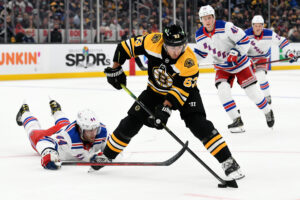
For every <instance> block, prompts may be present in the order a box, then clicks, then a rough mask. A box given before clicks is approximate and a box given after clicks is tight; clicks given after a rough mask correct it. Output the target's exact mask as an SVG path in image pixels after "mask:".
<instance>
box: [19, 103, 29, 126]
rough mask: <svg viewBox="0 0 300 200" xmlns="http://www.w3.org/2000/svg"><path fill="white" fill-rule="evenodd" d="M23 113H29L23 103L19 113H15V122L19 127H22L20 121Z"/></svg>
mask: <svg viewBox="0 0 300 200" xmlns="http://www.w3.org/2000/svg"><path fill="white" fill-rule="evenodd" d="M25 112H29V107H28V105H27V104H26V103H24V104H23V105H22V106H21V108H20V110H19V112H18V113H17V117H16V121H17V124H18V125H19V126H22V125H23V122H22V120H21V119H22V115H23V114H24V113H25Z"/></svg>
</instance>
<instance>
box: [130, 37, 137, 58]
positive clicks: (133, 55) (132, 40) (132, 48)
mask: <svg viewBox="0 0 300 200" xmlns="http://www.w3.org/2000/svg"><path fill="white" fill-rule="evenodd" d="M130 45H131V52H132V57H136V55H135V52H134V51H135V49H134V38H131V39H130Z"/></svg>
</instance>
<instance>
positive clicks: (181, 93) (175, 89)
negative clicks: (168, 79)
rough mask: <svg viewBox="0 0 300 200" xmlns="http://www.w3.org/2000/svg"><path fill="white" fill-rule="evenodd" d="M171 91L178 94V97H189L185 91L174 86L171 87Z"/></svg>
mask: <svg viewBox="0 0 300 200" xmlns="http://www.w3.org/2000/svg"><path fill="white" fill-rule="evenodd" d="M171 90H174V91H175V92H179V94H180V96H184V97H185V98H188V97H189V95H190V94H189V93H187V92H186V91H184V90H183V89H181V88H179V87H176V86H174V85H172V88H171Z"/></svg>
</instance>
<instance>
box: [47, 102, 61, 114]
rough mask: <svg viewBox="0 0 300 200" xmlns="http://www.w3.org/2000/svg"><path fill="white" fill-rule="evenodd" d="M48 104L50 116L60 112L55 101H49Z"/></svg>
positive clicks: (58, 105) (59, 107)
mask: <svg viewBox="0 0 300 200" xmlns="http://www.w3.org/2000/svg"><path fill="white" fill-rule="evenodd" d="M49 104H50V109H51V113H52V115H54V113H56V112H57V111H61V106H60V104H59V103H57V101H55V100H51V101H50V102H49Z"/></svg>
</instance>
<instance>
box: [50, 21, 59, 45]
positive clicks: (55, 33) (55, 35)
mask: <svg viewBox="0 0 300 200" xmlns="http://www.w3.org/2000/svg"><path fill="white" fill-rule="evenodd" d="M58 29H59V24H58V23H54V28H53V30H52V31H51V33H50V42H51V43H62V34H61V32H60V31H59V30H58ZM46 41H48V38H47V40H46Z"/></svg>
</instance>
